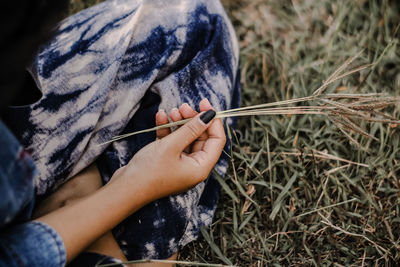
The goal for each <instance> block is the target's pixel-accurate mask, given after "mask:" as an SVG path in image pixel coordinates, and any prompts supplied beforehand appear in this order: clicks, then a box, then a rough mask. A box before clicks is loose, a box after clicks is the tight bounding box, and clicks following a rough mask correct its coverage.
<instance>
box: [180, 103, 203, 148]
mask: <svg viewBox="0 0 400 267" xmlns="http://www.w3.org/2000/svg"><path fill="white" fill-rule="evenodd" d="M179 112H180V113H181V115H182V117H183V118H184V119H189V118H193V117H194V116H196V115H197V114H198V112H197V111H195V110H194V109H193V108H192V107H191V106H189V104H188V103H183V104H182V105H181V106H180V107H179ZM203 134H204V133H203ZM203 134H202V135H203ZM200 137H201V136H200ZM184 152H186V153H188V154H189V153H191V152H192V145H191V144H190V145H188V146H187V147H186V148H185V149H184Z"/></svg>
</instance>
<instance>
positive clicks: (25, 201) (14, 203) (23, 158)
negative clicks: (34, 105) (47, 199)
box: [0, 120, 66, 267]
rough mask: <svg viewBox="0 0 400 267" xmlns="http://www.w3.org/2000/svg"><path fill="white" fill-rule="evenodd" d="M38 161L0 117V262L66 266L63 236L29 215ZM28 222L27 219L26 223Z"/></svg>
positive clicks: (22, 264) (13, 264) (18, 264)
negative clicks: (31, 219) (35, 161)
mask: <svg viewBox="0 0 400 267" xmlns="http://www.w3.org/2000/svg"><path fill="white" fill-rule="evenodd" d="M34 175H35V165H34V163H33V161H32V159H31V157H30V155H29V153H28V152H27V151H26V150H25V149H24V148H23V147H22V146H21V144H20V143H19V142H18V140H17V139H16V138H15V137H14V136H13V134H12V133H11V132H10V131H9V130H8V129H7V127H6V126H5V125H4V124H3V123H2V121H1V120H0V199H1V201H0V266H1V267H2V266H7V267H9V266H10V267H13V266H19V267H21V266H64V265H65V264H66V252H65V248H64V244H63V241H62V240H61V237H60V236H59V235H58V234H57V233H56V231H54V230H53V229H52V228H51V227H49V226H48V225H46V224H44V223H41V222H26V221H28V220H29V219H30V217H31V213H32V208H33V204H34V189H33V177H34ZM23 222H25V223H23Z"/></svg>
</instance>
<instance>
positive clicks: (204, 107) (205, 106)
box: [199, 98, 213, 112]
mask: <svg viewBox="0 0 400 267" xmlns="http://www.w3.org/2000/svg"><path fill="white" fill-rule="evenodd" d="M199 108H200V112H201V111H207V110H209V109H212V108H213V107H212V106H211V104H210V101H208V99H207V98H203V99H202V100H201V101H200V103H199Z"/></svg>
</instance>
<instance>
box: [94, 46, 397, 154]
mask: <svg viewBox="0 0 400 267" xmlns="http://www.w3.org/2000/svg"><path fill="white" fill-rule="evenodd" d="M361 52H362V51H361ZM361 52H360V53H358V54H357V55H355V56H354V57H352V58H350V59H348V60H347V61H346V62H345V63H344V64H343V65H342V66H340V67H339V68H338V69H337V70H336V71H335V72H334V73H333V74H332V75H331V76H330V77H329V78H328V79H327V80H326V81H325V82H324V83H323V84H322V85H321V86H320V87H319V88H318V89H317V90H316V91H315V92H314V93H313V94H312V95H311V96H308V97H302V98H295V99H290V100H285V101H278V102H273V103H265V104H260V105H255V106H248V107H241V108H236V109H230V110H224V111H218V112H217V114H216V116H215V118H228V117H241V116H254V115H288V114H292V115H294V114H296V115H297V114H316V115H323V116H327V117H328V119H329V120H330V121H332V122H333V123H334V124H335V125H336V126H337V127H338V128H339V130H340V131H342V132H343V134H344V135H345V136H346V137H347V138H348V139H349V140H350V141H351V142H353V143H355V144H356V145H357V146H359V147H360V148H361V145H360V144H359V143H358V142H357V141H356V140H355V139H354V138H352V137H351V135H350V133H349V131H352V132H356V133H360V134H362V135H364V136H367V137H369V138H372V139H375V140H377V139H376V137H374V136H372V135H370V134H368V133H367V132H366V131H364V130H363V129H362V128H361V126H360V123H361V122H362V121H367V122H382V123H390V124H395V125H399V124H400V121H399V120H398V119H396V118H394V117H392V116H390V115H388V114H385V113H382V112H380V110H382V109H384V108H387V107H390V106H395V105H399V103H400V97H392V96H387V95H383V94H377V93H373V94H324V90H325V89H326V88H327V87H328V86H329V85H330V84H332V83H333V82H335V81H337V80H340V79H342V78H344V77H346V76H348V75H351V74H353V73H356V72H359V71H361V70H364V69H366V68H369V67H371V66H372V65H373V64H367V65H363V66H360V67H356V68H354V69H351V70H349V71H347V72H345V73H343V74H341V73H342V72H343V71H344V70H345V69H346V68H347V67H348V66H349V65H350V64H351V63H352V62H353V61H354V59H356V58H357V57H358V56H359V55H360V54H361ZM298 103H309V105H307V106H291V105H293V104H298ZM310 103H311V105H310ZM189 120H190V119H185V120H181V121H177V122H172V123H168V124H164V125H161V126H156V127H153V128H150V129H145V130H141V131H137V132H133V133H127V134H123V135H118V136H115V137H114V138H112V139H111V140H109V141H106V142H104V143H102V144H100V145H104V144H108V143H111V142H114V141H117V140H121V139H123V138H126V137H129V136H133V135H137V134H141V133H146V132H152V131H156V130H159V129H163V128H169V127H174V126H179V125H183V124H185V123H186V122H188V121H189Z"/></svg>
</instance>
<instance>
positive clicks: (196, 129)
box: [163, 110, 215, 153]
mask: <svg viewBox="0 0 400 267" xmlns="http://www.w3.org/2000/svg"><path fill="white" fill-rule="evenodd" d="M214 117H215V111H213V110H210V111H207V112H203V113H202V114H198V115H197V116H196V117H194V118H193V119H191V120H190V121H189V122H187V123H186V124H184V125H183V126H182V127H180V128H179V129H178V130H176V131H175V132H173V133H171V134H170V135H168V136H166V137H165V138H164V139H163V140H165V141H164V142H165V143H166V146H168V147H170V148H171V150H174V151H175V152H177V153H181V152H182V151H183V150H184V149H185V148H186V147H187V146H188V145H190V144H191V143H193V141H195V140H196V139H197V138H198V137H199V136H200V135H201V134H202V133H203V132H204V131H205V130H206V129H207V128H208V127H209V126H210V124H211V123H210V122H211V121H212V119H213V118H214Z"/></svg>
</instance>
